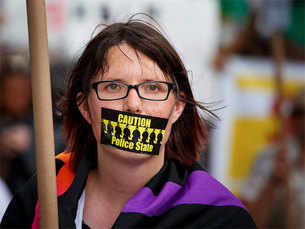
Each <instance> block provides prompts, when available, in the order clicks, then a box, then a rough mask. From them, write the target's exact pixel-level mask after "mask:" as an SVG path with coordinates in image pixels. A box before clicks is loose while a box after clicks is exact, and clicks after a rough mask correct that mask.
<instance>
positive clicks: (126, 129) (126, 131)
mask: <svg viewBox="0 0 305 229" xmlns="http://www.w3.org/2000/svg"><path fill="white" fill-rule="evenodd" d="M123 132H124V139H125V140H127V141H128V140H129V139H128V138H129V136H130V130H129V128H128V126H127V127H125V129H124V131H123Z"/></svg>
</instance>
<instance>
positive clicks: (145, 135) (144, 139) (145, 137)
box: [142, 130, 148, 143]
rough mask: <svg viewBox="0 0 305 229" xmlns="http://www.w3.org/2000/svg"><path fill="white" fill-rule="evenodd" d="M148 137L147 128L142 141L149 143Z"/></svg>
mask: <svg viewBox="0 0 305 229" xmlns="http://www.w3.org/2000/svg"><path fill="white" fill-rule="evenodd" d="M147 138H148V132H147V130H145V131H144V133H143V134H142V142H143V143H147Z"/></svg>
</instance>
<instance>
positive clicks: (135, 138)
mask: <svg viewBox="0 0 305 229" xmlns="http://www.w3.org/2000/svg"><path fill="white" fill-rule="evenodd" d="M140 134H141V133H140V131H139V130H138V129H135V130H134V131H133V133H132V135H133V137H132V141H133V142H134V143H136V142H137V141H138V139H139V137H140Z"/></svg>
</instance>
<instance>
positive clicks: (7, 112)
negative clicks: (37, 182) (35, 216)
mask: <svg viewBox="0 0 305 229" xmlns="http://www.w3.org/2000/svg"><path fill="white" fill-rule="evenodd" d="M16 58H19V59H20V58H21V59H22V57H21V56H16ZM0 69H1V71H0V91H1V96H0V177H1V180H2V185H3V186H2V187H6V188H7V189H6V193H7V195H6V196H7V197H8V198H5V196H2V195H1V203H2V204H3V205H4V204H5V202H6V203H7V202H8V201H9V200H10V198H9V195H11V194H15V193H16V192H17V190H18V189H19V188H20V187H21V186H23V185H24V184H25V183H26V181H27V180H28V179H29V178H30V176H31V173H33V172H34V171H33V169H34V168H33V164H34V162H33V161H31V160H34V158H33V153H34V152H33V149H32V147H31V146H32V134H33V129H32V116H31V88H30V80H29V75H28V73H27V71H26V70H25V68H24V67H23V65H22V64H20V65H18V66H17V65H16V66H15V67H12V66H11V65H10V64H9V63H8V62H6V64H4V63H3V65H2V66H1V68H0ZM5 199H6V200H5ZM7 204H8V203H7ZM7 204H6V205H7ZM3 205H2V207H1V211H2V209H3V210H4V209H5V208H6V207H5V206H3Z"/></svg>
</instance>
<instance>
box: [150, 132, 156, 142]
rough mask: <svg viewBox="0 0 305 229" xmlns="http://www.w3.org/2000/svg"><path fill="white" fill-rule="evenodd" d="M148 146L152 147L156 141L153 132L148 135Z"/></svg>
mask: <svg viewBox="0 0 305 229" xmlns="http://www.w3.org/2000/svg"><path fill="white" fill-rule="evenodd" d="M149 138H150V139H149V144H151V145H153V144H154V141H155V139H156V134H155V132H152V133H151V134H150V136H149Z"/></svg>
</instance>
